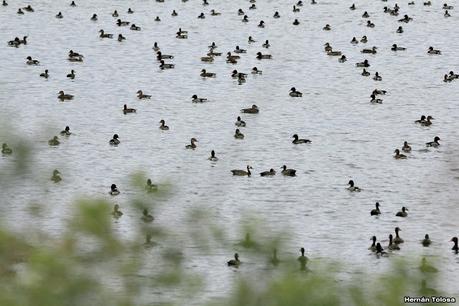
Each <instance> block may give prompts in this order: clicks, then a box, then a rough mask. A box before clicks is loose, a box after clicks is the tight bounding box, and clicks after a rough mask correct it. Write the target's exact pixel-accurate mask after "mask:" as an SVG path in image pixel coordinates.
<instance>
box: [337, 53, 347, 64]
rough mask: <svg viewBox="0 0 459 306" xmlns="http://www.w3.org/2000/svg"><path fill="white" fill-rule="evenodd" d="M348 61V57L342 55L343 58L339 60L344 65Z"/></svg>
mask: <svg viewBox="0 0 459 306" xmlns="http://www.w3.org/2000/svg"><path fill="white" fill-rule="evenodd" d="M346 61H347V58H346V55H341V57H340V58H339V59H338V62H339V63H344V62H346Z"/></svg>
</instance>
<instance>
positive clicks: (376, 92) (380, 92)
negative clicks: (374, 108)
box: [372, 89, 387, 96]
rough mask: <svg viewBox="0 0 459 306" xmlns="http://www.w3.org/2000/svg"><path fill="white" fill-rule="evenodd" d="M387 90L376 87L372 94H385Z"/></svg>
mask: <svg viewBox="0 0 459 306" xmlns="http://www.w3.org/2000/svg"><path fill="white" fill-rule="evenodd" d="M386 93H387V92H386V91H385V90H381V89H375V90H373V92H372V94H373V95H375V96H376V95H385V94H386Z"/></svg>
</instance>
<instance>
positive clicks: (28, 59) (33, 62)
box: [26, 56, 40, 66]
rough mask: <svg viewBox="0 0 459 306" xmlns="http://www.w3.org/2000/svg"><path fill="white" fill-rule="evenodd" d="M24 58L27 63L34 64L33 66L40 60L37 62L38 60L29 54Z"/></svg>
mask: <svg viewBox="0 0 459 306" xmlns="http://www.w3.org/2000/svg"><path fill="white" fill-rule="evenodd" d="M26 60H27V62H26V63H27V65H34V66H36V65H38V64H40V62H39V61H38V60H35V59H32V57H31V56H27V58H26Z"/></svg>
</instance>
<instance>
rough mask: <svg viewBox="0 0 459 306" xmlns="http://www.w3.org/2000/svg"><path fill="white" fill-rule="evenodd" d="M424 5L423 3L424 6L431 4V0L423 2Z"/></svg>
mask: <svg viewBox="0 0 459 306" xmlns="http://www.w3.org/2000/svg"><path fill="white" fill-rule="evenodd" d="M424 5H425V6H431V5H432V2H431V1H427V2H424Z"/></svg>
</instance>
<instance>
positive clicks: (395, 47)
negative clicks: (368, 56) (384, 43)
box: [390, 44, 406, 51]
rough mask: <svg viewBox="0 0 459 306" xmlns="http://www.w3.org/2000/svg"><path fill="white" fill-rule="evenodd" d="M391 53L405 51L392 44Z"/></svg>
mask: <svg viewBox="0 0 459 306" xmlns="http://www.w3.org/2000/svg"><path fill="white" fill-rule="evenodd" d="M390 49H391V50H392V51H405V50H406V48H403V47H399V46H397V44H393V45H392V48H390Z"/></svg>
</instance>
